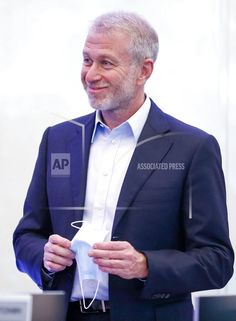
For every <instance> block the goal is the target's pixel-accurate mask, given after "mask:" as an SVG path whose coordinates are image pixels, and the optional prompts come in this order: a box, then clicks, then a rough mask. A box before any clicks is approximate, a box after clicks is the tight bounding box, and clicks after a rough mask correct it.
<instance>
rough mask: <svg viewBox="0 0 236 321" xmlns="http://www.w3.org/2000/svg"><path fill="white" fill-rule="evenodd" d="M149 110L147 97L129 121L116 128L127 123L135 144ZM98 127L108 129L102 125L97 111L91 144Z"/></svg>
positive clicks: (149, 103)
mask: <svg viewBox="0 0 236 321" xmlns="http://www.w3.org/2000/svg"><path fill="white" fill-rule="evenodd" d="M150 108H151V101H150V98H149V97H146V99H145V101H144V103H143V105H142V106H141V107H140V108H139V109H138V110H137V111H136V113H135V114H133V115H132V116H131V117H130V118H129V119H127V120H126V121H125V122H124V123H122V124H120V125H119V126H118V127H120V126H122V125H123V124H125V123H128V124H129V126H130V128H131V130H132V132H133V135H134V139H135V141H136V143H137V142H138V139H139V136H140V134H141V131H142V129H143V126H144V124H145V122H146V120H147V117H148V114H149V110H150ZM98 126H101V127H105V128H108V127H107V125H106V124H104V122H103V120H102V117H101V112H100V111H99V110H97V111H96V117H95V124H94V130H93V134H92V138H91V143H93V141H94V137H95V135H96V132H97V128H98Z"/></svg>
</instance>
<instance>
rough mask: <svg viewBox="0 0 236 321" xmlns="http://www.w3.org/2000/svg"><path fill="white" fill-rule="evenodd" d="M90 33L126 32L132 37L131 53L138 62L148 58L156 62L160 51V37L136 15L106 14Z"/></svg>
mask: <svg viewBox="0 0 236 321" xmlns="http://www.w3.org/2000/svg"><path fill="white" fill-rule="evenodd" d="M89 31H92V32H93V31H94V32H113V31H124V32H126V33H128V34H129V35H130V52H131V55H132V56H133V58H134V59H135V60H136V61H138V62H140V61H142V60H143V59H146V58H151V59H152V60H153V61H154V62H155V61H156V58H157V54H158V49H159V42H158V35H157V33H156V31H155V30H154V29H153V27H152V26H151V25H150V24H149V23H148V22H147V21H146V20H144V19H143V18H142V17H141V16H139V15H138V14H136V13H133V12H123V11H115V12H109V13H105V14H103V15H101V16H98V17H97V18H96V19H95V20H94V21H93V23H92V25H91V26H90V29H89Z"/></svg>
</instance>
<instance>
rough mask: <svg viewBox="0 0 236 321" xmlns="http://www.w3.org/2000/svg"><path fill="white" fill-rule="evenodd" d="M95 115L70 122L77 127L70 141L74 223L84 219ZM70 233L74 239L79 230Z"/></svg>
mask: <svg viewBox="0 0 236 321" xmlns="http://www.w3.org/2000/svg"><path fill="white" fill-rule="evenodd" d="M94 115H95V113H93V114H91V115H88V116H85V117H83V118H79V119H76V120H72V121H70V122H72V123H73V124H74V125H75V131H74V134H73V136H72V137H71V139H70V141H69V152H70V155H71V175H70V183H71V192H72V198H73V220H74V221H81V220H82V219H83V211H84V200H85V193H86V179H87V169H88V159H89V150H90V144H91V137H92V132H93V128H94ZM70 231H71V233H70V234H71V235H70V237H71V238H72V237H73V235H74V234H75V233H76V232H77V230H76V229H74V228H73V229H70Z"/></svg>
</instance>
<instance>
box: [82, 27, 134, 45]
mask: <svg viewBox="0 0 236 321" xmlns="http://www.w3.org/2000/svg"><path fill="white" fill-rule="evenodd" d="M120 43H122V45H123V46H125V44H128V43H130V38H129V36H128V35H127V34H126V33H123V32H119V31H112V32H104V33H102V32H90V33H89V34H88V36H87V38H86V40H85V44H84V48H88V49H89V48H91V49H93V48H94V49H114V48H116V47H118V46H119V47H120Z"/></svg>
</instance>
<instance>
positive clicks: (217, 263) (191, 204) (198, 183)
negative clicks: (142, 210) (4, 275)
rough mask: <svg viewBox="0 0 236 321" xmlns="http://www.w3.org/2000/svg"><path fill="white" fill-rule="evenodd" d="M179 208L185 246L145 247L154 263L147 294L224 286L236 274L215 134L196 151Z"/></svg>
mask: <svg viewBox="0 0 236 321" xmlns="http://www.w3.org/2000/svg"><path fill="white" fill-rule="evenodd" d="M180 210H181V212H180V215H181V219H182V224H183V231H184V233H185V235H184V239H185V250H184V251H178V250H172V249H164V250H158V251H145V255H146V257H147V259H148V265H149V276H148V278H147V280H146V282H145V285H144V287H143V290H142V295H143V296H144V297H145V298H148V299H150V298H153V299H155V298H160V295H162V297H165V298H169V297H171V296H172V295H174V296H178V295H182V294H186V293H190V292H195V291H201V290H209V289H213V288H221V287H224V286H225V285H226V283H227V282H228V280H229V279H230V277H231V276H232V273H233V261H234V254H233V250H232V246H231V243H230V240H229V231H228V221H227V208H226V195H225V183H224V177H223V172H222V166H221V155H220V149H219V146H218V143H217V141H216V140H215V138H214V137H212V136H207V137H206V138H204V140H203V141H202V142H201V144H200V145H199V146H198V148H197V149H196V150H195V152H194V155H193V158H192V161H191V164H190V168H189V172H188V176H187V180H186V183H185V187H184V193H183V199H182V205H181V209H180ZM170 224H171V222H170Z"/></svg>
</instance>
